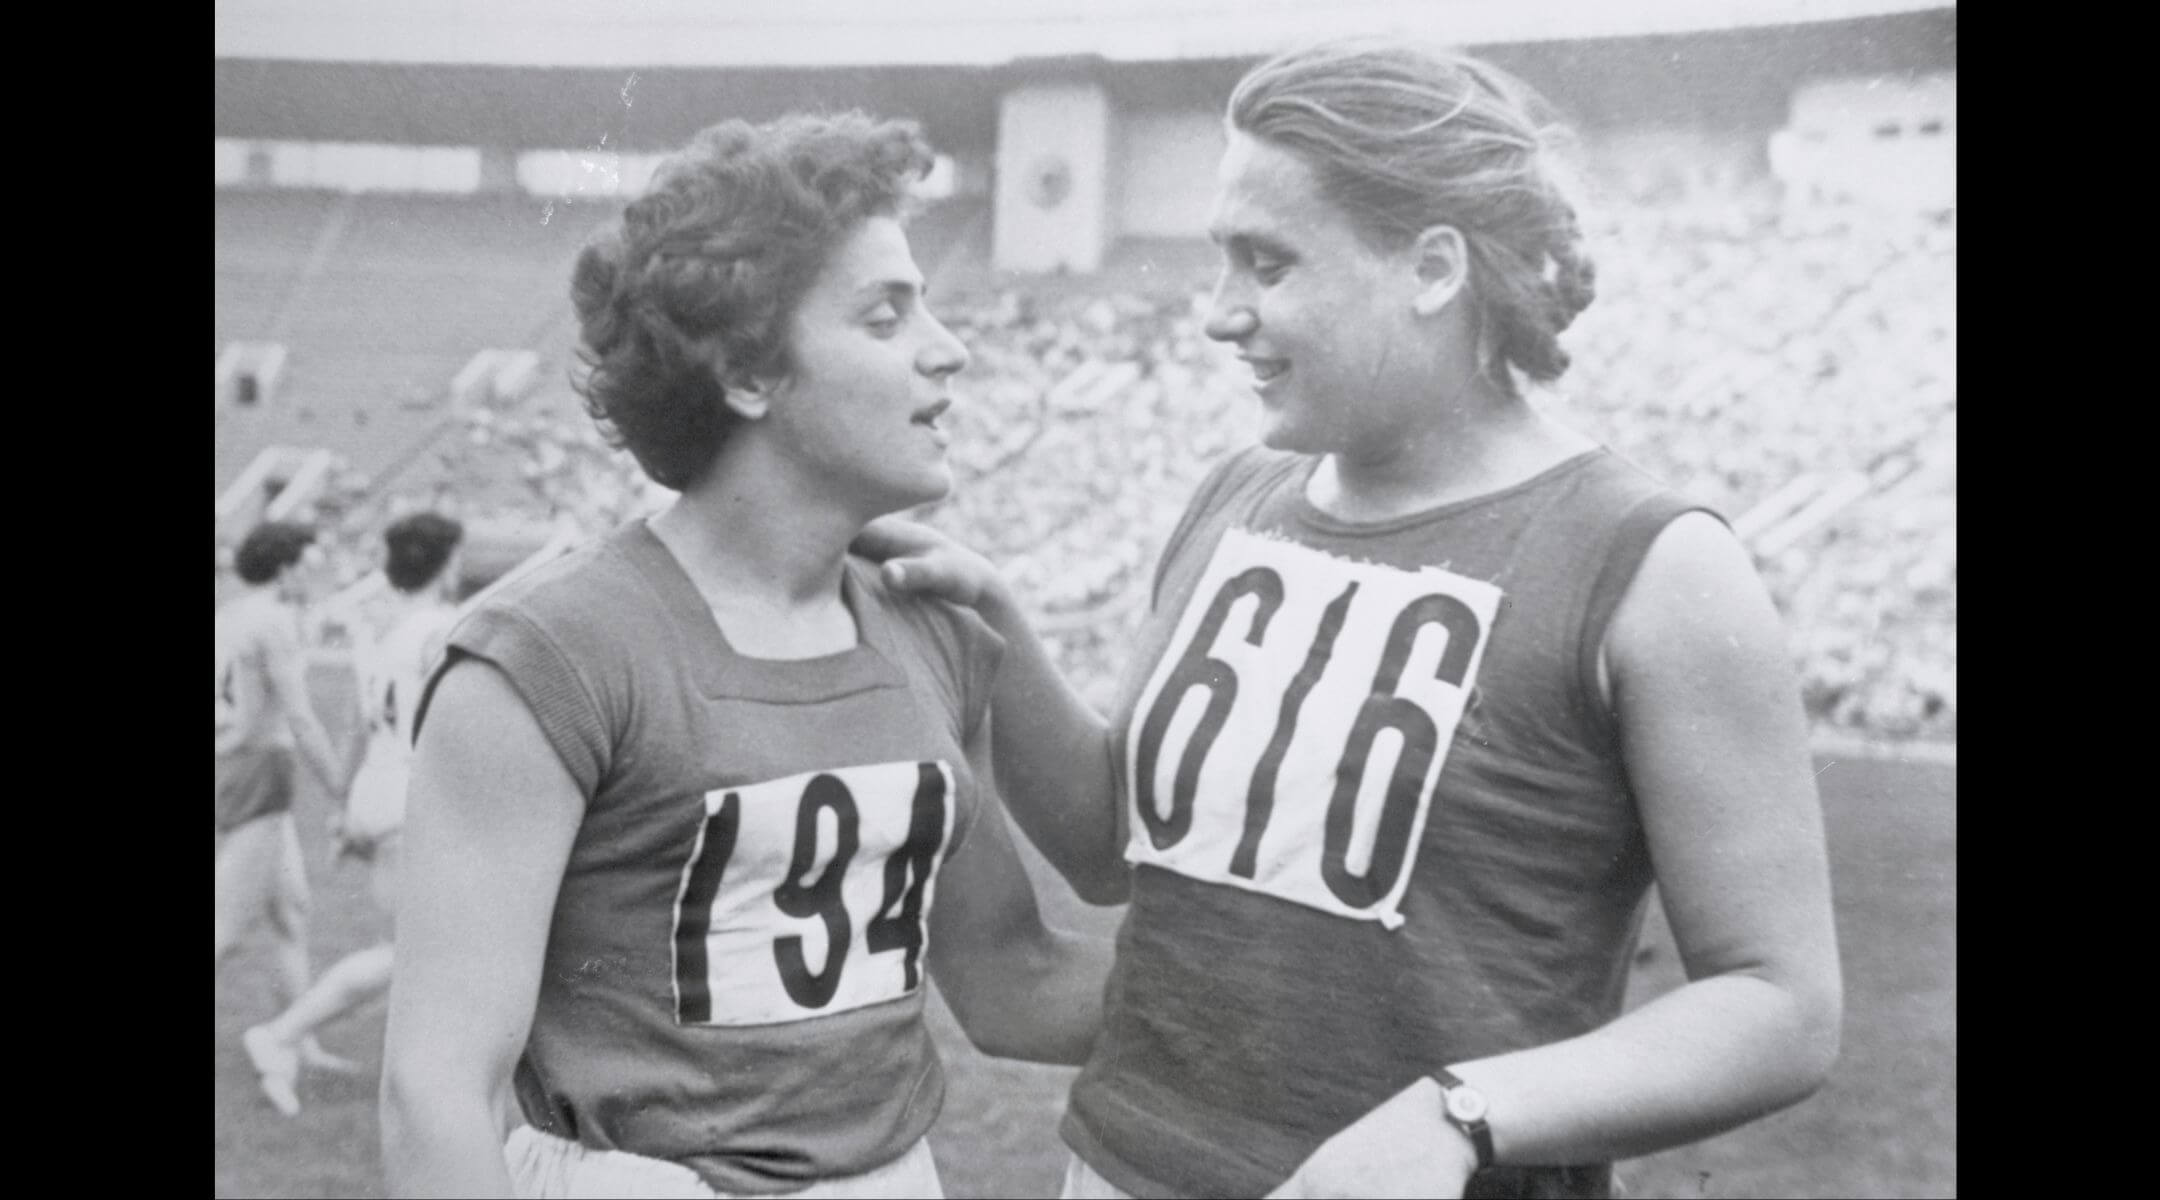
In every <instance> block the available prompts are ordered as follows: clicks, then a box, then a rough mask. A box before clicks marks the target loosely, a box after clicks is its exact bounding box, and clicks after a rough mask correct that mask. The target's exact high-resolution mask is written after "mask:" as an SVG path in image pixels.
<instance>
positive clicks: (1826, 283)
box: [318, 207, 1957, 737]
mask: <svg viewBox="0 0 2160 1200" xmlns="http://www.w3.org/2000/svg"><path fill="white" fill-rule="evenodd" d="M1589 234H1590V239H1591V246H1592V248H1593V253H1594V255H1595V256H1596V259H1597V265H1598V287H1599V292H1600V295H1599V299H1598V301H1597V303H1595V304H1594V305H1592V307H1591V308H1590V309H1589V311H1588V312H1587V313H1585V314H1584V316H1583V318H1582V319H1581V321H1580V322H1578V324H1577V325H1576V327H1575V328H1574V329H1573V330H1571V331H1570V332H1569V334H1568V335H1567V336H1566V338H1565V339H1564V342H1563V344H1564V345H1565V346H1566V347H1567V348H1568V349H1569V350H1570V352H1571V353H1572V355H1573V358H1574V365H1573V367H1571V369H1570V370H1569V372H1568V373H1567V375H1566V376H1565V377H1564V378H1563V379H1562V380H1561V384H1560V390H1559V394H1558V395H1550V396H1546V397H1543V398H1542V399H1541V401H1540V402H1541V403H1544V404H1548V405H1552V406H1554V410H1555V412H1556V413H1557V414H1558V415H1559V416H1561V417H1562V419H1564V420H1567V421H1569V422H1571V423H1574V424H1577V425H1579V426H1580V427H1582V428H1584V429H1586V430H1587V431H1588V432H1590V433H1592V434H1593V435H1595V436H1597V437H1599V438H1600V439H1602V440H1604V441H1605V442H1606V443H1607V444H1608V445H1610V446H1611V447H1613V449H1615V450H1616V451H1618V452H1619V453H1621V454H1623V455H1625V456H1627V457H1628V458H1630V459H1632V460H1633V461H1635V462H1637V463H1638V464H1640V465H1641V466H1643V467H1644V468H1646V469H1648V470H1649V471H1651V472H1652V473H1654V474H1657V475H1659V476H1661V477H1663V478H1664V479H1666V480H1667V481H1669V482H1671V483H1672V484H1674V485H1675V486H1677V487H1679V488H1681V489H1683V490H1685V491H1688V492H1691V493H1693V494H1695V495H1697V496H1700V497H1701V498H1703V499H1705V500H1707V501H1709V502H1710V503H1713V504H1715V505H1717V506H1718V507H1719V508H1720V510H1721V511H1722V512H1723V513H1724V514H1725V515H1726V517H1727V518H1728V519H1730V520H1735V521H1736V522H1738V523H1739V525H1740V527H1741V529H1742V531H1743V534H1744V535H1745V536H1748V537H1749V539H1750V542H1751V544H1752V545H1753V546H1754V548H1755V549H1756V551H1757V553H1758V557H1759V559H1760V560H1761V566H1762V569H1763V572H1764V576H1765V578H1766V579H1767V580H1768V581H1769V583H1770V585H1771V588H1772V590H1773V594H1774V595H1775V597H1776V600H1777V602H1778V604H1779V605H1780V607H1781V609H1782V610H1783V612H1784V613H1785V615H1786V617H1787V621H1788V625H1789V628H1790V630H1791V636H1792V639H1793V648H1794V653H1795V655H1796V658H1797V660H1798V662H1799V664H1800V668H1801V672H1802V679H1803V686H1804V689H1805V693H1806V701H1807V706H1808V709H1809V711H1810V713H1811V714H1812V715H1813V716H1814V717H1815V719H1816V720H1817V721H1818V722H1819V723H1821V724H1824V725H1827V726H1830V727H1835V728H1841V729H1845V730H1850V731H1855V732H1862V733H1866V734H1870V735H1877V736H1889V737H1954V736H1955V733H1956V722H1957V683H1956V679H1957V636H1956V625H1957V541H1956V533H1955V530H1956V521H1955V503H1956V500H1955V490H1956V406H1957V374H1956V334H1957V327H1956V266H1957V262H1956V259H1957V234H1956V225H1955V218H1954V214H1952V213H1946V214H1941V215H1938V216H1932V217H1917V216H1902V217H1890V216H1886V215H1882V214H1869V213H1867V212H1865V211H1861V210H1853V211H1850V212H1848V213H1845V214H1843V215H1842V216H1837V215H1833V217H1832V218H1831V219H1828V220H1822V219H1818V220H1815V221H1811V222H1809V223H1807V224H1805V225H1801V224H1795V223H1792V222H1790V221H1787V220H1784V219H1781V218H1780V216H1779V215H1778V214H1777V213H1776V212H1775V211H1774V210H1771V209H1767V208H1765V209H1762V210H1760V211H1745V210H1741V209H1736V208H1732V207H1727V208H1725V209H1719V210H1710V211H1703V210H1694V211H1690V210H1676V209H1633V210H1628V211H1626V212H1624V213H1622V214H1620V215H1617V216H1607V217H1605V218H1603V219H1602V220H1601V222H1600V223H1598V224H1596V225H1594V226H1593V227H1592V228H1591V229H1590V230H1589ZM948 291H949V292H950V294H946V293H947V292H948ZM940 292H941V295H940V300H939V302H938V307H939V313H940V316H941V317H943V318H944V319H945V320H946V322H947V324H949V325H950V326H951V327H952V328H953V330H954V331H955V332H956V333H958V334H959V335H960V337H961V338H962V339H963V340H965V341H966V343H967V344H968V346H969V348H970V350H971V352H972V354H973V362H972V364H971V365H970V367H969V368H968V369H967V371H966V372H965V373H964V374H963V375H962V376H961V377H960V379H959V380H958V385H959V387H958V390H959V393H960V403H959V404H958V405H957V406H956V408H955V410H954V413H953V415H952V416H951V417H950V418H949V422H950V425H951V427H952V428H953V431H954V440H953V449H952V454H953V457H954V461H955V466H956V473H957V475H958V478H959V481H960V486H959V487H958V488H957V489H956V490H955V493H954V495H953V497H952V498H950V499H949V500H947V501H945V502H943V503H942V504H940V505H937V506H935V507H934V508H933V509H931V510H930V511H928V512H927V513H926V514H925V516H926V517H927V519H929V520H930V521H932V522H933V523H935V524H937V525H940V526H941V527H943V528H945V529H947V530H949V531H950V532H952V533H954V534H956V535H957V536H959V537H961V538H963V539H965V540H967V541H968V542H970V543H971V544H973V545H975V546H976V547H978V548H979V549H981V550H983V551H984V552H985V553H987V554H989V555H990V556H991V557H992V558H993V559H994V560H996V561H998V562H1000V563H1002V564H1003V565H1004V567H1005V569H1006V571H1007V572H1008V574H1009V575H1010V577H1011V578H1012V580H1013V582H1014V584H1015V587H1016V590H1017V591H1018V592H1019V593H1020V594H1021V595H1024V596H1027V597H1030V598H1032V601H1033V603H1034V604H1035V605H1036V607H1037V615H1038V617H1039V618H1040V627H1041V628H1043V629H1044V630H1046V631H1047V632H1048V633H1049V635H1050V636H1051V638H1052V639H1053V642H1054V644H1055V645H1056V647H1057V650H1058V653H1059V654H1060V656H1061V658H1062V659H1063V661H1062V663H1061V665H1062V666H1063V667H1064V669H1065V670H1066V672H1067V673H1068V675H1069V676H1070V677H1072V678H1074V679H1076V680H1080V681H1083V683H1084V687H1085V690H1086V691H1087V693H1088V695H1089V698H1090V699H1091V700H1094V701H1097V702H1105V703H1106V702H1107V700H1108V696H1109V692H1110V689H1111V687H1112V684H1113V678H1114V672H1115V670H1116V668H1117V666H1118V662H1119V656H1120V653H1121V651H1122V648H1123V647H1124V646H1125V645H1126V644H1127V638H1128V635H1129V634H1130V632H1131V631H1132V629H1133V628H1134V627H1135V624H1136V622H1137V620H1138V617H1139V615H1140V611H1141V609H1142V607H1143V606H1144V604H1145V601H1146V595H1147V591H1148V588H1149V584H1150V576H1151V571H1152V568H1153V564H1154V562H1155V558H1156V555H1157V553H1158V551H1159V550H1160V548H1161V546H1162V543H1163V541H1164V539H1165V538H1166V537H1167V535H1168V534H1169V532H1170V529H1171V527H1172V526H1173V525H1174V524H1175V522H1176V521H1177V518H1178V515H1179V513H1180V510H1181V507H1182V505H1183V504H1184V502H1185V500H1186V499H1187V498H1188V497H1189V496H1190V495H1191V494H1192V492H1193V489H1194V488H1195V486H1196V485H1197V484H1198V482H1199V480H1200V478H1201V477H1202V475H1204V474H1205V473H1206V471H1207V469H1208V468H1209V467H1210V466H1211V465H1213V463H1214V462H1215V461H1216V460H1217V459H1219V458H1220V457H1221V456H1222V455H1224V454H1225V453H1227V452H1229V451H1230V450H1231V449H1233V448H1235V447H1236V446H1239V445H1242V444H1244V443H1246V442H1248V441H1249V440H1251V438H1252V434H1253V429H1254V428H1255V417H1256V408H1255V404H1254V401H1253V399H1252V397H1251V393H1250V388H1249V378H1250V377H1249V372H1247V371H1246V370H1245V369H1244V368H1243V367H1242V366H1241V365H1240V364H1238V363H1237V362H1236V361H1235V360H1234V359H1233V358H1232V357H1231V356H1230V353H1229V352H1228V351H1227V350H1226V349H1224V348H1222V347H1219V346H1217V345H1215V344H1213V343H1210V342H1209V341H1208V340H1207V339H1206V338H1205V337H1204V336H1203V335H1202V333H1201V319H1202V314H1203V313H1204V310H1205V307H1206V302H1207V297H1206V295H1205V294H1199V295H1195V294H1192V293H1191V292H1189V291H1185V290H1178V291H1170V292H1165V291H1160V290H1151V289H1147V288H1145V287H1144V286H1143V285H1140V284H1137V283H1135V282H1134V281H1130V280H1111V281H1108V282H1105V283H1104V284H1103V285H1102V286H1100V287H1097V288H1093V289H1086V290H1076V289H1073V288H1071V287H1070V286H1064V287H1060V288H1058V289H1056V290H1054V291H1053V290H1041V289H1030V288H1029V287H1027V285H1025V284H1024V283H1013V282H1006V283H999V284H987V285H983V286H980V287H977V288H974V289H972V290H971V289H968V288H966V287H964V286H963V287H956V288H952V289H941V290H940ZM557 349H559V350H560V353H559V354H558V357H557V361H556V363H555V364H554V366H553V368H552V369H548V370H543V372H542V376H543V378H546V379H552V380H554V381H556V382H555V383H553V384H550V385H548V386H543V387H542V388H540V389H539V390H537V391H535V392H533V393H531V394H529V395H527V396H526V397H524V398H523V399H521V400H518V401H515V402H511V403H506V404H485V405H481V406H478V407H475V408H474V409H472V410H470V411H469V412H467V413H466V414H465V417H464V420H463V427H462V428H461V429H458V430H456V431H454V432H455V436H452V437H447V438H445V439H444V441H443V443H442V444H441V445H440V447H439V448H438V450H437V452H436V454H435V455H434V460H433V461H432V462H431V463H429V464H427V467H426V469H425V470H423V471H418V472H413V471H408V472H407V473H406V475H407V476H408V477H407V478H402V479H399V480H396V481H392V482H391V485H390V487H389V488H388V489H374V490H371V489H370V488H369V487H368V484H367V481H365V480H363V479H359V478H357V477H350V476H348V477H344V478H341V479H339V480H336V481H333V484H332V486H331V487H329V488H327V489H326V490H325V491H324V493H323V495H322V497H321V499H320V501H319V502H318V518H319V520H320V521H321V522H322V524H323V526H324V527H325V528H326V531H327V532H328V533H329V536H328V537H327V538H326V542H327V543H328V544H329V546H330V548H331V550H332V555H333V562H334V563H335V564H336V567H335V569H336V571H337V573H338V574H339V576H340V577H343V578H359V577H361V576H362V575H363V574H364V573H365V572H366V571H367V570H368V569H369V568H371V567H372V566H373V565H374V564H373V562H372V561H371V555H372V554H373V553H374V551H373V549H372V547H373V538H372V533H371V531H372V530H374V529H376V528H379V526H380V523H381V521H382V519H383V518H384V516H385V515H387V514H388V513H390V512H393V511H397V510H402V509H407V508H414V507H432V508H438V509H442V510H444V511H449V512H454V513H456V514H457V515H459V516H461V518H463V519H465V520H467V521H468V522H469V523H470V522H473V521H480V522H485V521H487V520H489V519H511V518H521V519H524V520H527V521H533V522H541V523H545V522H564V521H567V522H570V523H573V524H574V525H575V526H576V527H577V528H579V529H581V530H584V531H587V532H597V531H599V530H601V529H604V528H607V527H609V526H611V525H613V524H615V523H617V522H619V521H621V520H624V519H627V518H628V517H630V516H632V515H635V514H637V513H640V512H645V511H650V510H651V509H653V508H655V507H657V504H658V501H659V498H660V496H662V495H664V493H656V491H655V490H654V489H653V488H652V487H651V485H649V484H647V483H646V482H645V481H644V480H643V477H642V476H641V475H639V473H638V472H637V470H636V467H635V465H634V464H633V463H632V462H631V461H630V459H629V457H628V455H627V454H621V453H617V452H614V451H612V450H610V449H609V448H608V447H607V446H606V444H605V442H604V441H603V440H602V439H601V437H600V436H599V435H598V433H597V432H596V431H595V430H594V429H593V427H592V423H591V422H590V421H589V420H587V419H586V417H585V415H584V413H583V411H582V410H581V408H580V407H579V405H578V402H577V400H576V398H575V396H573V395H572V394H571V393H570V392H569V390H568V389H567V387H566V386H565V385H564V384H563V383H562V382H561V381H562V380H563V379H564V377H565V371H564V370H563V367H564V366H566V365H567V363H568V354H567V350H566V349H561V348H557ZM1779 497H1784V498H1786V499H1787V500H1788V501H1789V502H1790V503H1789V507H1790V509H1791V511H1789V512H1776V513H1771V514H1770V517H1769V519H1766V520H1764V521H1755V520H1751V519H1749V518H1750V514H1751V510H1754V509H1756V508H1757V506H1759V505H1761V506H1764V510H1765V512H1768V511H1769V510H1770V508H1772V507H1775V505H1774V504H1773V505H1765V504H1764V502H1765V501H1775V500H1776V499H1777V498H1779Z"/></svg>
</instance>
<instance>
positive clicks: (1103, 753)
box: [853, 518, 1130, 904]
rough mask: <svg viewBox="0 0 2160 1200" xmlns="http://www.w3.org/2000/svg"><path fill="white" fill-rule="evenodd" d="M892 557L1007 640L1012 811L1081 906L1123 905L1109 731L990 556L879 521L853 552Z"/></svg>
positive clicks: (1125, 879)
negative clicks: (1067, 676)
mask: <svg viewBox="0 0 2160 1200" xmlns="http://www.w3.org/2000/svg"><path fill="white" fill-rule="evenodd" d="M853 548H854V549H855V550H856V551H857V552H858V553H862V554H866V555H868V556H869V557H871V558H874V559H881V560H886V561H885V567H884V570H885V578H886V580H887V582H889V583H890V584H891V585H892V586H894V587H896V588H899V589H901V590H905V591H912V592H927V593H929V594H932V595H936V596H941V597H943V598H945V599H946V600H949V601H951V602H953V603H955V604H964V605H967V606H969V607H972V608H974V609H975V611H976V612H977V613H978V614H979V615H980V616H981V617H982V618H983V620H984V621H985V622H987V623H988V624H989V625H990V627H991V628H992V629H995V630H996V631H997V633H998V636H1000V637H1002V638H1003V639H1004V640H1005V657H1004V660H1003V662H1002V663H1001V665H1000V666H999V669H998V676H997V685H996V689H995V691H994V692H993V693H992V696H991V701H990V703H991V709H992V711H993V712H994V713H995V714H996V717H997V719H996V722H995V724H996V726H997V731H996V736H995V738H994V745H993V748H992V749H993V753H994V755H995V757H996V763H997V773H998V779H999V781H1000V784H1001V791H1002V793H1003V794H1004V796H1005V797H1006V803H1007V807H1008V810H1009V811H1010V812H1011V813H1012V816H1013V820H1014V821H1015V822H1016V823H1017V824H1018V825H1019V826H1020V830H1021V832H1023V833H1025V834H1026V835H1027V837H1028V840H1029V841H1031V842H1033V843H1035V846H1036V848H1037V849H1039V850H1041V851H1042V853H1043V857H1045V858H1047V859H1049V860H1050V863H1051V865H1052V866H1055V867H1056V868H1057V869H1058V873H1059V874H1061V875H1063V876H1064V877H1065V881H1066V882H1067V883H1068V884H1070V885H1071V886H1072V889H1073V891H1074V892H1076V893H1078V895H1079V896H1080V898H1081V899H1082V900H1085V901H1087V902H1088V903H1090V904H1119V903H1122V902H1123V901H1124V900H1125V898H1126V895H1127V892H1128V888H1129V885H1130V878H1129V873H1128V871H1127V869H1126V866H1125V862H1124V857H1123V855H1122V853H1121V850H1122V848H1123V847H1122V841H1121V839H1120V837H1119V836H1118V833H1119V831H1118V813H1117V789H1116V784H1115V779H1116V777H1115V775H1114V774H1113V764H1112V758H1113V756H1112V753H1111V740H1110V727H1109V724H1108V722H1106V721H1105V720H1104V719H1103V718H1102V717H1101V716H1100V715H1099V714H1097V713H1096V712H1095V710H1094V709H1092V708H1089V707H1088V704H1087V701H1085V700H1083V699H1081V698H1080V693H1078V692H1077V691H1075V690H1073V687H1072V685H1071V684H1070V683H1068V682H1066V680H1065V676H1064V675H1063V674H1061V673H1060V672H1059V671H1058V669H1057V664H1056V663H1054V662H1052V661H1051V659H1050V651H1049V649H1048V648H1047V647H1045V646H1044V645H1043V643H1042V639H1041V638H1039V637H1037V636H1036V634H1035V629H1034V627H1033V626H1032V625H1030V624H1029V623H1028V619H1027V614H1026V613H1025V612H1024V611H1023V610H1022V609H1021V607H1020V604H1019V602H1018V601H1017V600H1016V599H1015V598H1014V597H1013V595H1012V592H1011V589H1010V588H1009V587H1007V585H1006V583H1005V581H1004V579H1003V577H1001V576H1000V575H999V574H998V572H997V570H996V568H994V567H992V566H991V565H990V562H989V560H987V559H985V558H983V557H982V556H981V555H979V554H976V553H975V552H974V551H972V550H968V549H967V548H965V547H963V546H961V545H960V544H959V543H957V542H954V541H952V540H951V539H949V538H947V537H946V536H945V535H943V534H941V533H939V532H938V531H936V530H934V529H931V528H929V527H928V526H924V525H917V524H914V523H912V522H907V521H900V520H894V519H890V518H888V519H885V520H881V521H877V522H874V523H872V524H871V525H870V527H869V528H868V529H867V530H865V531H864V533H863V535H862V536H861V537H860V538H859V539H858V540H857V541H856V543H855V545H854V547H853Z"/></svg>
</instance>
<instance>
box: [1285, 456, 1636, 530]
mask: <svg viewBox="0 0 2160 1200" xmlns="http://www.w3.org/2000/svg"><path fill="white" fill-rule="evenodd" d="M1611 453H1612V450H1611V448H1610V447H1607V446H1603V445H1598V446H1592V447H1591V448H1589V449H1587V450H1580V451H1577V452H1576V453H1574V454H1570V455H1568V456H1567V457H1566V458H1563V459H1561V460H1560V461H1559V462H1556V463H1554V464H1553V465H1551V466H1549V467H1547V468H1545V469H1544V470H1542V471H1539V472H1538V473H1537V474H1535V475H1532V476H1530V477H1529V478H1528V479H1524V480H1521V481H1519V482H1516V483H1511V484H1509V485H1507V486H1506V487H1503V488H1495V489H1493V490H1492V491H1489V492H1481V493H1479V494H1477V495H1475V496H1465V497H1463V498H1462V499H1460V500H1450V501H1447V502H1446V503H1444V504H1436V505H1434V506H1433V507H1431V508H1427V509H1420V510H1419V511H1417V512H1412V513H1404V514H1403V515H1402V516H1399V517H1387V518H1384V519H1382V520H1378V521H1347V520H1344V519H1343V518H1341V517H1337V516H1331V515H1329V514H1328V513H1326V512H1323V511H1322V510H1321V509H1320V507H1319V506H1318V505H1316V504H1314V503H1313V502H1312V501H1311V500H1310V499H1308V498H1307V497H1306V494H1305V488H1306V485H1307V484H1309V483H1311V482H1312V477H1313V473H1314V472H1315V471H1318V470H1319V469H1320V459H1321V456H1320V455H1317V454H1316V455H1313V456H1312V457H1311V458H1310V459H1308V460H1307V461H1306V463H1305V467H1304V469H1303V470H1301V471H1298V472H1297V473H1296V484H1295V486H1293V487H1292V488H1291V489H1290V496H1291V505H1292V511H1293V512H1294V513H1295V515H1296V517H1297V519H1298V521H1299V523H1301V524H1303V525H1305V526H1306V527H1307V528H1309V529H1312V530H1313V531H1315V532H1318V533H1326V534H1332V535H1334V536H1336V537H1378V536H1382V535H1385V534H1391V533H1399V532H1401V531H1403V530H1405V529H1409V528H1411V527H1413V526H1417V525H1423V524H1425V523H1426V522H1429V521H1437V520H1441V519H1443V518H1446V517H1452V516H1457V515H1460V514H1461V513H1464V512H1468V511H1470V510H1471V509H1475V508H1482V507H1484V506H1485V505H1488V504H1496V503H1498V502H1500V501H1502V500H1507V499H1510V498H1512V497H1515V496H1519V495H1521V494H1523V493H1524V492H1528V491H1530V490H1532V489H1534V488H1538V487H1542V486H1544V485H1545V484H1548V483H1551V482H1552V481H1553V480H1555V479H1558V478H1560V477H1562V476H1564V475H1569V474H1573V473H1574V472H1575V471H1578V470H1580V469H1582V468H1583V467H1585V466H1588V465H1589V464H1590V463H1591V462H1593V461H1596V460H1597V459H1600V458H1603V457H1605V456H1606V455H1608V454H1611Z"/></svg>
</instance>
